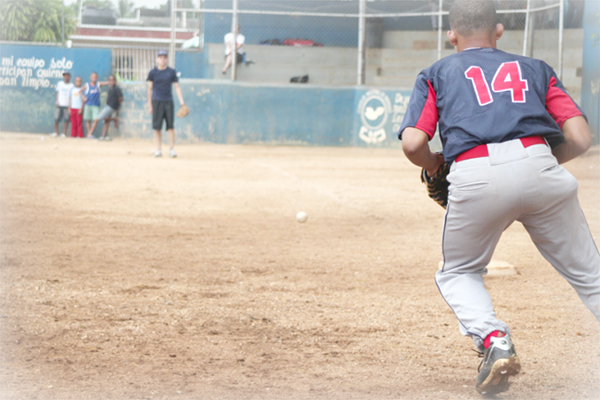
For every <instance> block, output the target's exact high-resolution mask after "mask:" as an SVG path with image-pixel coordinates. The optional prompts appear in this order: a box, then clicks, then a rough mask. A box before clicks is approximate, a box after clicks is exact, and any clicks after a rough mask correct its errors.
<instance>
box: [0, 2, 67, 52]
mask: <svg viewBox="0 0 600 400" xmlns="http://www.w3.org/2000/svg"><path fill="white" fill-rule="evenodd" d="M0 15H1V17H0V18H1V19H0V21H2V27H1V28H0V38H1V39H2V40H10V41H28V42H30V41H34V42H60V41H61V39H62V0H2V1H1V2H0ZM75 24H76V20H75V14H74V13H73V11H72V10H71V9H70V8H69V7H65V38H66V37H68V35H70V34H72V33H73V32H75Z"/></svg>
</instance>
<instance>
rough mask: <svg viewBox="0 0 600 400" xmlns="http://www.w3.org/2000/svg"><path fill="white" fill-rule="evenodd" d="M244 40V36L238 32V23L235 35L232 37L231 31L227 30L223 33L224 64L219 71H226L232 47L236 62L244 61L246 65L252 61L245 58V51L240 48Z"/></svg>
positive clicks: (230, 59)
mask: <svg viewBox="0 0 600 400" xmlns="http://www.w3.org/2000/svg"><path fill="white" fill-rule="evenodd" d="M245 42H246V37H245V36H244V35H242V34H241V33H240V26H239V25H238V29H237V37H236V38H235V40H234V38H233V32H229V33H228V34H227V35H225V65H224V66H223V70H222V71H221V72H222V73H223V75H225V73H227V70H228V69H229V67H230V66H231V63H232V59H233V54H232V53H233V49H234V48H235V50H236V57H235V62H236V63H237V64H240V63H245V64H246V66H248V65H249V64H252V63H253V61H251V60H246V53H245V52H244V50H243V49H242V47H243V46H244V43H245Z"/></svg>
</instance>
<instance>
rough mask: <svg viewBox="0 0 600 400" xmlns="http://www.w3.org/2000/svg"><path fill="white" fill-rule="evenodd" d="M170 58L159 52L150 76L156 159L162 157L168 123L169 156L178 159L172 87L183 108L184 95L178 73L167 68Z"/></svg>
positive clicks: (149, 91)
mask: <svg viewBox="0 0 600 400" xmlns="http://www.w3.org/2000/svg"><path fill="white" fill-rule="evenodd" d="M167 63H168V58H167V52H166V51H165V50H159V51H158V56H157V57H156V67H154V69H152V70H151V71H150V73H149V74H148V79H147V81H148V106H149V108H150V114H152V128H153V129H154V132H155V139H156V150H155V151H154V157H162V151H161V146H162V136H161V131H162V126H163V121H165V122H166V125H167V132H168V134H169V146H170V150H169V156H170V157H177V153H176V152H175V149H174V146H175V128H174V119H175V106H174V104H173V91H172V86H174V87H175V93H176V94H177V98H178V99H179V103H180V104H181V105H182V106H183V105H184V104H185V103H184V101H183V94H182V93H181V87H180V86H179V80H178V79H177V72H176V71H175V70H174V69H173V68H170V67H168V66H167Z"/></svg>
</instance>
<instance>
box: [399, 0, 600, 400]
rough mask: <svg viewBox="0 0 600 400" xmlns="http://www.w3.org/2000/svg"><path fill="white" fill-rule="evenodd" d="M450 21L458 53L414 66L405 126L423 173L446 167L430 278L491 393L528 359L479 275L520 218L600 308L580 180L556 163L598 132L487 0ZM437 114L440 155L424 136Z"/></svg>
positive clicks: (463, 1)
mask: <svg viewBox="0 0 600 400" xmlns="http://www.w3.org/2000/svg"><path fill="white" fill-rule="evenodd" d="M450 29H451V30H450V31H448V38H449V39H450V42H451V43H452V45H454V46H455V47H456V50H457V54H454V55H451V56H449V57H446V58H444V59H442V60H440V61H438V62H436V63H435V64H433V65H432V66H431V67H429V68H427V69H425V70H423V71H422V72H421V73H420V74H419V76H418V77H417V80H416V83H415V87H414V90H413V94H412V96H411V99H410V103H409V106H408V110H407V112H406V116H405V118H404V121H403V123H402V127H401V129H400V134H399V137H400V139H401V140H402V148H403V150H404V153H405V154H406V156H407V158H408V159H409V160H410V161H411V162H412V163H414V164H416V165H418V166H420V167H422V168H423V174H424V177H425V179H427V180H428V181H429V179H430V178H432V179H433V178H436V177H437V175H436V174H438V171H441V170H444V169H446V170H448V171H449V174H448V175H447V178H446V179H447V182H448V183H449V188H448V196H447V208H446V217H445V221H444V228H443V235H442V251H443V257H444V262H443V267H442V268H441V269H440V270H439V271H438V272H437V274H436V276H435V281H436V284H437V286H438V288H439V291H440V293H441V294H442V296H443V298H444V299H445V301H446V302H447V303H448V305H449V306H450V308H451V309H452V311H454V313H455V315H456V317H457V318H458V322H459V328H460V332H461V333H462V334H463V335H465V336H470V337H472V338H473V340H474V341H475V345H476V347H477V348H478V349H479V351H481V352H482V353H483V354H482V355H483V361H482V363H481V365H480V368H479V373H478V375H477V378H476V381H475V387H476V389H477V391H479V392H480V393H482V394H495V393H499V392H502V391H505V390H507V389H508V386H509V382H508V378H509V376H511V375H516V374H517V373H519V371H520V369H521V365H520V363H519V358H518V356H517V353H516V351H515V347H514V345H513V343H512V340H511V337H510V329H509V327H508V326H507V325H506V324H505V323H504V322H502V321H500V320H498V319H497V318H496V314H495V313H494V308H493V306H492V302H491V299H490V296H489V294H488V292H487V290H486V289H485V286H484V280H483V275H484V274H485V273H486V272H487V270H486V266H487V265H488V263H489V262H490V260H491V258H492V253H493V252H494V248H495V247H496V244H497V243H498V240H499V239H500V236H501V234H502V232H503V231H504V230H505V229H506V228H507V227H508V226H510V225H511V224H512V223H513V222H514V221H519V222H521V223H522V224H523V225H524V227H525V229H526V230H527V232H528V233H529V235H530V237H531V239H532V240H533V242H534V243H535V245H536V246H537V248H538V249H539V251H540V252H541V253H542V255H543V256H544V257H545V258H546V260H548V261H549V262H550V263H551V264H552V266H554V268H555V269H556V270H557V271H558V273H559V274H561V275H562V276H563V277H564V278H565V279H566V280H567V281H568V282H569V283H570V284H571V286H572V287H573V288H574V289H575V291H576V292H577V294H578V295H579V297H580V298H581V300H582V301H583V303H584V304H585V305H586V306H587V307H588V308H589V309H590V310H591V311H592V313H593V314H594V315H595V317H596V318H597V319H598V320H600V254H599V253H598V249H597V247H596V245H595V243H594V240H593V238H592V235H591V233H590V231H589V228H588V225H587V222H586V220H585V216H584V215H583V212H582V210H581V207H580V205H579V201H578V198H577V185H578V184H577V180H576V179H575V178H574V177H573V176H572V175H571V174H570V173H569V172H567V171H566V170H565V169H564V168H563V167H561V166H560V164H563V163H565V162H567V161H569V160H571V159H573V158H575V157H577V156H579V155H581V154H583V153H585V152H586V151H587V149H588V148H589V147H590V145H591V142H592V139H591V134H590V131H589V128H588V125H587V122H586V119H585V117H584V115H583V113H582V112H581V110H580V109H579V107H578V106H577V105H576V104H575V103H574V102H573V100H572V99H571V97H570V96H569V95H568V94H567V93H566V91H565V89H564V87H563V85H562V84H561V82H560V81H559V80H558V78H557V77H556V74H555V73H554V71H553V70H552V68H551V67H550V66H548V65H547V64H546V63H544V62H543V61H540V60H535V59H531V58H527V57H521V56H516V55H513V54H507V53H505V52H503V51H500V50H498V49H496V41H497V40H498V39H500V37H501V36H502V33H503V30H504V28H503V26H502V25H501V24H498V23H497V17H496V10H495V8H494V4H493V3H492V1H491V0H456V1H455V2H454V4H453V6H452V7H451V9H450ZM438 123H439V132H440V137H441V141H442V144H443V155H442V154H437V153H432V152H431V151H430V150H429V146H428V141H429V140H431V139H432V138H433V136H434V133H435V131H436V125H437V124H438ZM448 166H449V168H448Z"/></svg>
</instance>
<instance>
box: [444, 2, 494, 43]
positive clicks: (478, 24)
mask: <svg viewBox="0 0 600 400" xmlns="http://www.w3.org/2000/svg"><path fill="white" fill-rule="evenodd" d="M496 24H498V16H497V15H496V7H495V6H494V2H493V1H492V0H455V1H454V3H453V4H452V6H451V7H450V29H452V30H453V31H454V32H456V33H458V34H459V35H461V36H470V35H472V34H473V33H475V32H486V33H491V32H494V30H495V29H496Z"/></svg>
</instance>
